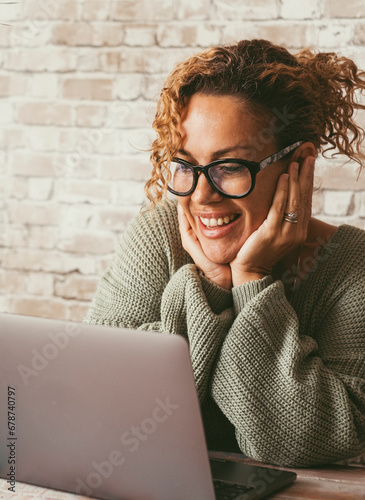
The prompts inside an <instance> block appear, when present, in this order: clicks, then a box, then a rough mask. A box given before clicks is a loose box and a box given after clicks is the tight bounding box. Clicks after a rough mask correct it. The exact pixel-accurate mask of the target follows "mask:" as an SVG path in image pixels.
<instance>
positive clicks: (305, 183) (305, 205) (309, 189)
mask: <svg viewBox="0 0 365 500" xmlns="http://www.w3.org/2000/svg"><path fill="white" fill-rule="evenodd" d="M314 164H315V158H314V157H313V156H310V157H308V158H306V160H305V161H304V162H303V166H302V171H301V175H300V178H299V189H300V199H301V204H302V209H303V212H304V213H303V226H305V227H308V223H309V220H310V218H311V216H312V197H313V181H314Z"/></svg>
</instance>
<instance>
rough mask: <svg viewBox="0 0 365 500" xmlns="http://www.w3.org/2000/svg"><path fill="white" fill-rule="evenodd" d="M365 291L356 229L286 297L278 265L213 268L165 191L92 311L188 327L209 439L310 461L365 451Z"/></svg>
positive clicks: (133, 230) (290, 461)
mask: <svg viewBox="0 0 365 500" xmlns="http://www.w3.org/2000/svg"><path fill="white" fill-rule="evenodd" d="M364 299H365V232H364V231H362V230H360V229H358V228H355V227H352V226H347V225H344V226H340V227H339V228H338V229H337V231H336V232H335V234H334V235H333V236H332V238H331V240H330V242H329V243H328V244H327V245H326V246H325V248H324V250H323V252H322V253H321V255H320V257H319V259H318V262H317V264H316V265H315V266H314V267H313V268H312V270H311V271H310V272H309V273H308V274H307V276H306V279H304V280H303V282H302V283H301V284H300V286H299V287H298V288H297V289H296V290H295V292H294V295H293V297H292V303H291V304H290V303H289V301H288V300H287V298H286V296H285V291H284V286H283V283H282V282H281V281H275V282H274V281H273V279H272V277H271V276H268V277H266V278H263V279H262V280H258V281H255V282H250V283H246V284H243V285H241V286H239V287H237V288H234V289H233V291H232V292H227V291H226V290H223V289H222V288H220V287H218V286H217V285H215V284H214V283H212V282H210V281H209V280H208V279H207V278H205V277H204V276H203V275H202V273H201V272H200V271H199V270H198V269H197V267H196V266H195V264H194V263H193V261H192V259H191V257H190V256H189V255H188V254H187V253H186V252H185V250H184V249H183V248H182V245H181V238H180V232H179V227H178V221H177V211H176V206H175V204H174V203H172V202H166V203H165V204H164V205H163V206H162V205H159V206H157V207H156V208H155V209H154V210H153V211H149V212H145V213H143V214H141V215H140V216H139V217H138V218H137V219H136V220H134V221H133V222H132V223H131V224H130V226H129V229H128V230H127V231H126V233H125V235H124V237H123V240H122V243H121V246H120V249H119V251H118V252H117V254H116V256H115V258H114V260H113V262H112V264H111V265H110V267H109V269H108V271H107V272H106V274H105V275H104V277H103V278H102V280H101V281H100V283H99V287H98V290H97V293H96V296H95V298H94V300H93V302H92V305H91V307H90V310H89V312H88V315H87V317H86V318H85V322H88V323H95V324H103V325H111V326H123V327H129V328H136V329H138V328H139V329H143V330H156V331H160V332H168V333H170V334H179V335H183V336H184V337H185V338H186V339H187V340H188V342H189V345H190V353H191V360H192V366H193V370H194V375H195V381H196V386H197V390H198V395H199V399H200V404H201V408H202V414H203V420H204V426H205V430H206V436H207V442H208V447H209V448H210V449H216V450H226V451H239V450H241V451H242V452H243V453H244V454H246V455H248V456H250V457H252V458H254V459H256V460H260V461H264V462H269V463H274V464H279V465H285V466H293V467H308V466H314V465H318V464H323V463H330V462H335V461H339V460H342V459H346V458H350V457H354V456H357V455H359V454H360V453H362V452H363V451H364V450H365V306H364Z"/></svg>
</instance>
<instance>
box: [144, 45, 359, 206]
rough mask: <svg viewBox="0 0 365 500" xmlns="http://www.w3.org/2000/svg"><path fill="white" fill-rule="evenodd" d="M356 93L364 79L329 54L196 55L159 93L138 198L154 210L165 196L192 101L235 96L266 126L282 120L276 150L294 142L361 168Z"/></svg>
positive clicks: (242, 51) (244, 51)
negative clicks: (148, 166)
mask: <svg viewBox="0 0 365 500" xmlns="http://www.w3.org/2000/svg"><path fill="white" fill-rule="evenodd" d="M364 89H365V72H363V71H359V70H358V68H357V66H356V64H355V63H354V62H353V61H352V60H351V59H348V58H346V57H340V56H338V55H337V54H336V53H334V52H315V51H313V50H310V49H305V50H302V51H300V52H299V53H298V54H295V55H292V54H290V53H289V52H288V51H287V50H286V49H285V48H283V47H280V46H278V45H275V44H273V43H271V42H269V41H267V40H256V39H255V40H242V41H240V42H238V43H237V44H235V45H227V46H217V47H212V48H210V49H207V50H205V51H203V52H201V53H200V54H196V55H194V56H192V57H190V58H188V59H187V60H186V61H184V62H182V63H180V64H178V65H177V66H176V68H175V69H174V71H173V72H172V73H171V74H170V75H169V76H168V78H167V80H166V82H165V85H164V87H163V89H162V91H161V95H160V99H159V101H158V104H157V111H156V116H155V120H154V122H153V128H154V129H155V131H156V132H157V138H156V140H155V141H154V142H153V144H152V148H151V151H152V153H151V163H152V174H151V178H150V179H149V180H148V182H147V183H146V187H145V192H146V195H147V197H148V199H149V200H150V201H151V202H152V203H153V204H156V203H158V202H160V201H161V200H162V198H163V197H164V195H165V194H166V190H167V182H166V177H168V172H169V163H170V161H171V159H172V158H173V157H174V156H175V155H176V152H177V151H178V150H179V147H180V145H181V136H180V134H179V132H178V130H177V126H178V123H179V119H180V116H181V112H182V109H183V108H184V105H185V103H186V100H187V99H188V98H189V97H190V96H192V95H193V94H196V93H201V94H205V95H228V96H235V97H237V98H239V99H240V100H242V102H244V103H245V105H246V107H247V109H248V111H250V112H252V113H254V115H256V116H261V117H264V118H265V119H266V120H267V119H270V116H271V117H272V118H273V117H274V116H275V114H274V112H275V111H277V110H280V111H281V110H284V111H285V113H286V114H287V115H288V116H290V120H284V121H283V124H284V126H281V127H280V131H279V132H276V133H275V138H276V142H277V146H278V148H280V149H281V148H284V147H286V146H288V145H289V144H292V143H294V142H296V141H298V140H301V141H305V142H306V141H309V142H312V143H313V144H314V146H315V148H316V150H317V152H318V151H320V150H321V149H322V147H323V146H325V145H328V147H327V148H326V149H324V150H323V151H322V153H324V152H325V151H329V150H337V152H335V153H334V154H344V155H346V156H347V157H348V158H349V159H352V160H355V161H356V162H357V163H359V165H360V167H362V166H363V160H364V158H365V156H364V154H363V153H362V151H361V142H362V140H363V139H364V129H363V128H361V127H360V126H358V125H357V124H356V123H355V120H354V111H355V110H357V109H365V106H364V105H362V104H360V103H359V102H358V101H357V92H358V91H360V92H362V91H363V90H364ZM166 174H167V175H166Z"/></svg>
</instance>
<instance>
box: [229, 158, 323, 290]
mask: <svg viewBox="0 0 365 500" xmlns="http://www.w3.org/2000/svg"><path fill="white" fill-rule="evenodd" d="M314 162H315V159H314V158H313V157H312V156H309V157H307V158H305V160H304V161H303V163H302V166H301V169H300V174H299V173H298V168H299V164H298V163H296V162H293V163H291V164H290V166H289V169H288V172H289V175H288V174H282V175H281V176H280V177H279V180H278V184H277V187H276V192H275V195H274V198H273V202H272V205H271V207H270V210H269V213H268V215H267V218H266V219H265V221H264V222H263V223H262V224H261V226H260V227H259V228H258V229H257V230H256V231H254V232H253V233H252V234H251V235H250V237H249V238H248V239H247V240H246V241H245V243H244V244H243V246H242V248H241V249H240V251H239V252H238V254H237V256H236V257H235V259H234V260H233V261H232V262H231V263H230V266H231V270H232V284H233V286H239V285H241V284H242V283H246V282H247V281H252V280H256V279H260V278H263V277H264V276H267V275H269V274H272V271H273V267H274V266H275V264H277V263H278V262H279V261H280V260H281V259H282V258H283V257H284V256H285V255H286V254H288V253H289V252H290V251H291V250H293V249H294V248H296V247H298V246H299V245H301V244H302V243H304V242H305V241H306V238H307V231H308V223H309V220H310V218H311V209H312V193H313V177H314ZM289 212H297V213H298V222H297V223H296V224H294V223H291V222H287V221H284V220H283V219H284V213H289Z"/></svg>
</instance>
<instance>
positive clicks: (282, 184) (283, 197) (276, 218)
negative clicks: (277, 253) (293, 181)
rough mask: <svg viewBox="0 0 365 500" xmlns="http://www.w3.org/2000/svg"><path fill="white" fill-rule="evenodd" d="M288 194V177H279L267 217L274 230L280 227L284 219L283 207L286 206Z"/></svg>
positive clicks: (283, 175)
mask: <svg viewBox="0 0 365 500" xmlns="http://www.w3.org/2000/svg"><path fill="white" fill-rule="evenodd" d="M288 194H289V175H288V174H282V175H281V176H280V177H279V180H278V183H277V186H276V191H275V194H274V198H273V202H272V206H271V208H270V210H269V213H268V215H267V220H268V221H269V222H270V224H273V225H274V226H275V228H276V230H277V229H278V228H279V227H281V224H282V221H283V217H284V211H285V207H286V205H287V200H288Z"/></svg>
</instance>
